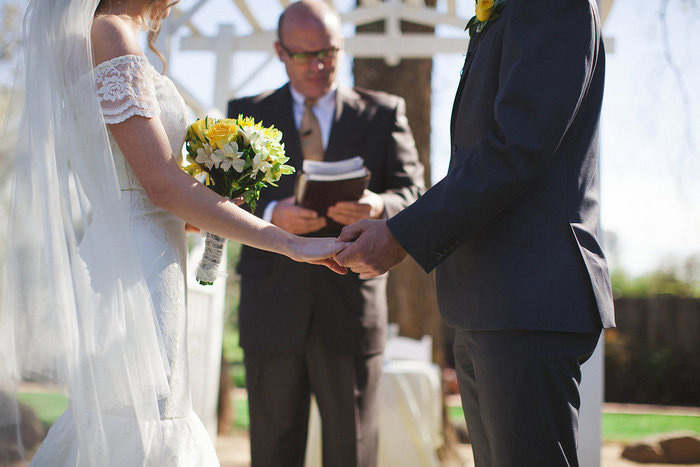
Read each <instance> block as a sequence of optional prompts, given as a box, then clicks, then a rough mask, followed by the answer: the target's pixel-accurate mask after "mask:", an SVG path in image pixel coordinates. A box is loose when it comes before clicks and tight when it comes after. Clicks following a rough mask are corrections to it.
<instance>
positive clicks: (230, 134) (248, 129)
mask: <svg viewBox="0 0 700 467" xmlns="http://www.w3.org/2000/svg"><path fill="white" fill-rule="evenodd" d="M281 140H282V132H281V131H279V130H277V129H276V128H274V127H272V126H271V127H264V126H263V125H262V123H260V122H258V123H256V122H255V121H254V120H253V119H252V118H250V117H242V116H240V115H239V116H238V118H235V119H234V118H223V119H214V118H211V117H205V118H201V119H199V120H197V121H196V122H194V123H193V124H191V125H190V126H189V128H188V129H187V136H186V138H185V149H186V150H187V158H186V161H187V162H186V163H185V162H184V161H183V164H182V168H183V170H184V171H185V172H187V173H189V174H190V175H192V176H193V177H195V178H197V179H199V180H200V181H201V182H202V183H204V184H205V185H207V186H208V187H209V188H211V189H212V190H214V191H215V192H216V193H218V194H220V195H221V196H224V197H226V198H229V199H233V198H237V197H243V200H244V201H245V204H246V205H247V206H248V207H249V208H250V210H251V212H255V208H256V206H257V201H258V199H260V190H261V189H262V188H264V187H266V186H268V185H272V186H277V185H276V183H275V182H277V181H278V180H279V179H280V177H281V176H282V175H286V174H291V173H294V167H292V166H289V165H285V162H287V161H288V160H289V158H288V157H286V156H285V153H284V144H282V143H281ZM204 235H205V248H204V254H203V256H202V260H201V261H200V263H199V267H198V268H197V271H196V273H195V278H196V279H197V282H199V283H200V284H204V285H211V284H213V283H214V279H215V278H216V273H217V270H218V268H219V263H220V262H221V257H222V254H223V249H224V245H225V243H226V242H225V239H224V238H222V237H219V236H218V235H214V234H212V233H208V232H206V233H204Z"/></svg>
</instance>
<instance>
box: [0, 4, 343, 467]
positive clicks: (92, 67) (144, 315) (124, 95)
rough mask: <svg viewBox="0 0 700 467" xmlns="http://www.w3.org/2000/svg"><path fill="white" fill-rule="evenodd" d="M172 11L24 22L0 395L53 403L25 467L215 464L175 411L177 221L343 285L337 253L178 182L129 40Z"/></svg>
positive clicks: (177, 125)
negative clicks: (55, 398) (49, 386)
mask: <svg viewBox="0 0 700 467" xmlns="http://www.w3.org/2000/svg"><path fill="white" fill-rule="evenodd" d="M172 4H173V2H171V1H170V0H31V1H30V4H29V7H28V9H27V15H26V18H25V38H24V47H25V68H26V77H25V81H26V82H25V89H26V99H25V103H24V110H23V113H22V116H23V117H22V120H21V123H20V130H19V138H18V141H19V142H20V143H21V144H18V147H17V149H16V151H15V169H14V170H15V174H14V182H13V187H12V197H13V201H12V203H13V204H12V208H11V209H12V214H11V217H10V219H11V220H10V231H9V232H8V240H7V245H6V258H5V261H4V263H5V266H6V272H5V277H4V284H5V289H4V291H3V293H2V299H3V306H2V308H1V309H0V312H1V313H2V314H0V357H3V358H0V361H2V363H0V376H1V377H2V380H0V384H1V385H2V386H5V387H6V386H8V382H9V381H15V382H16V381H18V380H21V379H22V378H32V379H35V380H37V379H38V380H42V381H50V382H56V383H59V384H61V385H63V386H64V387H66V388H67V390H68V393H69V396H70V407H69V409H68V410H67V411H66V412H65V413H64V414H63V415H62V416H61V417H60V418H59V419H58V420H57V421H56V422H55V423H54V425H53V426H52V428H51V430H50V431H49V433H48V435H47V437H46V439H45V440H44V442H43V444H42V445H41V447H40V448H39V450H38V451H37V452H36V454H35V455H34V457H33V460H32V465H42V466H43V465H51V466H56V465H64V466H75V465H81V466H82V465H85V466H98V465H99V466H106V465H115V466H117V465H118V466H131V465H149V466H178V465H180V466H188V467H189V466H196V465H205V466H208V465H218V461H217V458H216V453H215V451H214V448H213V445H212V443H211V441H210V439H209V437H208V434H207V433H206V431H205V429H204V427H203V426H202V424H201V422H200V421H199V419H198V418H197V416H196V415H195V414H194V413H193V412H192V407H191V402H190V394H189V381H188V369H187V343H186V319H187V318H186V298H185V264H186V261H185V260H186V254H187V252H186V237H185V225H186V223H187V224H190V225H192V226H196V227H197V228H201V229H203V230H205V231H207V232H211V233H214V234H218V235H220V236H223V237H226V238H229V239H233V240H236V241H239V242H242V243H245V244H247V245H250V246H253V247H257V248H261V249H265V250H269V251H273V252H277V253H280V254H283V255H286V256H289V257H290V258H292V259H295V260H297V261H307V262H314V263H317V264H322V265H325V266H327V267H329V268H331V269H333V270H334V271H336V272H339V273H344V272H345V271H344V268H342V267H341V266H339V265H338V264H337V263H335V261H334V260H333V259H332V257H333V255H334V254H336V253H337V252H339V251H340V250H341V249H342V248H344V246H345V244H343V243H336V241H335V239H329V238H327V239H311V238H301V237H297V236H294V235H291V234H288V233H287V232H285V231H283V230H281V229H278V228H276V227H275V226H273V225H271V224H268V223H265V222H264V221H262V220H260V219H259V218H257V217H255V216H253V215H251V214H249V213H247V212H246V211H244V210H242V209H240V208H239V207H237V206H236V205H235V204H234V203H233V202H231V201H229V200H226V199H224V198H222V197H220V196H219V195H217V194H215V193H214V192H213V191H211V190H209V189H208V188H206V187H205V186H204V185H202V184H201V183H199V182H198V181H196V180H195V179H193V178H191V177H190V176H189V175H187V174H185V173H184V172H183V171H182V170H181V169H180V168H179V166H178V160H177V159H178V158H179V157H181V156H180V155H181V149H182V144H183V140H184V136H185V128H186V125H187V121H186V110H185V105H184V102H183V100H182V98H181V97H180V95H179V94H178V93H177V91H176V89H175V86H174V85H173V83H172V82H171V81H170V80H169V79H168V78H167V77H165V76H163V75H161V74H160V73H158V72H157V71H156V70H155V68H154V67H153V66H152V65H151V64H150V63H149V62H148V60H147V59H146V58H145V56H144V55H143V52H142V50H141V48H140V46H139V42H138V39H137V35H138V33H139V31H141V30H144V29H149V30H150V31H151V34H150V35H149V45H150V44H152V43H153V40H154V37H155V35H156V34H157V31H158V27H159V24H160V22H161V21H162V20H163V19H164V18H166V17H167V16H168V14H169V11H170V8H171V6H172ZM154 32H155V33H156V34H154ZM270 292H271V293H274V291H270ZM261 299H264V297H261ZM4 357H8V358H4ZM0 389H2V387H0ZM0 409H2V410H0V415H2V416H3V418H7V417H9V415H11V414H12V411H11V410H8V409H7V408H2V407H0ZM6 421H7V420H0V422H6Z"/></svg>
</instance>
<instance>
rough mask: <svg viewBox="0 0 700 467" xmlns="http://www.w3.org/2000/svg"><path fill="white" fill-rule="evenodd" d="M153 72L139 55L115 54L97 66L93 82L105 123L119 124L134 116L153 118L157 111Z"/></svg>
mask: <svg viewBox="0 0 700 467" xmlns="http://www.w3.org/2000/svg"><path fill="white" fill-rule="evenodd" d="M154 73H157V71H155V69H154V68H153V67H152V66H151V65H150V63H148V61H147V60H146V57H143V56H140V55H124V56H121V57H115V58H113V59H111V60H108V61H106V62H102V63H100V64H99V65H97V67H96V68H95V83H96V84H97V95H98V98H99V100H100V105H101V106H102V114H103V115H104V119H105V123H109V124H116V123H120V122H123V121H124V120H126V119H128V118H129V117H133V116H134V115H140V116H142V117H147V118H153V117H157V116H158V115H159V114H160V109H159V107H158V101H157V100H156V92H155V83H154V76H153V74H154Z"/></svg>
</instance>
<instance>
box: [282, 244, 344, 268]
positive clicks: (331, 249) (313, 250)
mask: <svg viewBox="0 0 700 467" xmlns="http://www.w3.org/2000/svg"><path fill="white" fill-rule="evenodd" d="M349 244H350V243H348V242H336V239H335V238H309V237H296V239H295V242H294V244H293V246H292V252H291V253H290V255H289V257H290V258H292V259H293V260H294V261H300V262H306V263H311V264H320V265H323V266H326V267H327V268H329V269H330V270H332V271H333V272H336V273H338V274H346V273H347V272H348V270H347V268H346V267H344V266H341V265H340V264H338V263H337V262H336V261H335V259H334V258H333V257H334V256H335V255H337V254H338V253H340V252H341V251H343V250H344V249H345V247H347V246H348V245H349Z"/></svg>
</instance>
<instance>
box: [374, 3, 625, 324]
mask: <svg viewBox="0 0 700 467" xmlns="http://www.w3.org/2000/svg"><path fill="white" fill-rule="evenodd" d="M594 3H595V2H592V3H591V4H589V2H588V1H586V0H567V1H559V0H557V1H554V0H552V1H549V0H548V1H546V2H542V5H538V8H536V9H535V8H525V7H524V5H525V2H523V1H522V0H511V1H509V2H508V3H507V4H506V6H505V8H504V10H503V13H502V15H501V17H500V18H498V19H496V20H495V21H490V22H488V24H487V25H486V27H485V28H484V29H483V31H482V32H480V33H477V34H475V35H474V36H473V38H472V39H471V40H470V43H469V47H468V51H467V54H466V59H465V63H464V68H463V70H462V75H461V79H460V82H459V87H458V91H457V94H456V98H455V102H454V106H453V112H452V117H451V122H450V124H451V141H452V148H451V150H452V153H451V160H450V166H449V170H448V174H447V176H446V177H445V178H444V179H443V180H442V181H440V182H439V183H437V184H436V185H435V186H433V187H432V188H431V189H430V190H428V191H427V192H426V193H425V195H424V196H422V197H421V198H420V199H419V200H418V201H417V202H416V203H414V204H413V205H412V206H410V207H408V208H407V209H405V210H404V211H403V212H401V213H399V214H397V215H396V216H394V217H393V218H392V219H389V221H388V225H389V228H390V229H391V231H392V232H393V233H394V235H395V236H396V237H397V239H398V240H399V241H400V243H401V244H402V245H403V247H404V248H405V249H406V250H407V251H408V253H409V254H410V255H411V256H412V257H413V258H414V259H415V260H416V261H417V262H418V263H419V264H420V265H421V266H422V267H423V268H424V269H425V270H426V271H430V270H432V269H434V268H437V270H436V281H437V289H438V301H439V305H440V310H441V313H442V315H443V317H444V319H445V320H446V321H447V322H448V323H449V324H452V325H454V326H457V327H459V328H461V329H465V330H467V331H486V330H489V331H491V330H536V331H562V332H596V330H598V329H600V326H601V324H602V325H603V326H604V327H611V326H614V316H613V301H612V294H611V289H610V280H609V275H608V267H607V264H606V259H605V257H604V254H603V251H602V249H601V245H600V242H599V241H598V238H597V229H598V222H599V199H598V198H599V182H598V178H599V177H598V170H599V169H598V152H599V146H598V126H599V118H600V112H601V102H602V98H603V81H604V68H605V58H604V51H603V44H602V39H601V35H600V30H599V29H598V28H597V27H596V28H593V29H592V25H591V19H590V18H591V15H592V13H591V11H590V10H591V9H592V8H595V5H593V4H594ZM557 9H559V10H561V11H566V14H560V13H561V11H556V10H557ZM532 10H537V14H538V15H544V17H545V18H548V17H549V16H550V15H551V16H552V18H556V19H553V20H552V21H542V22H543V23H545V24H547V26H546V27H545V29H546V30H547V31H548V32H547V33H546V34H543V33H542V31H541V30H538V28H540V27H541V26H537V27H533V24H538V25H540V20H541V19H540V18H536V19H533V18H531V17H530V16H528V15H532V14H535V13H533V11H532ZM559 17H563V18H566V20H564V21H562V20H560V19H559ZM572 56H573V57H585V59H583V58H582V59H581V60H580V61H576V60H571V59H570V57H572ZM445 124H447V121H445Z"/></svg>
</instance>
